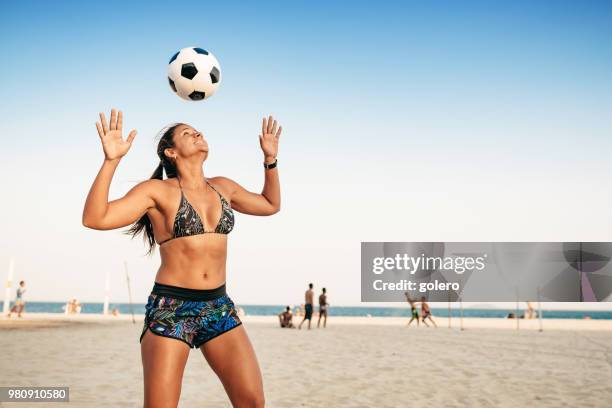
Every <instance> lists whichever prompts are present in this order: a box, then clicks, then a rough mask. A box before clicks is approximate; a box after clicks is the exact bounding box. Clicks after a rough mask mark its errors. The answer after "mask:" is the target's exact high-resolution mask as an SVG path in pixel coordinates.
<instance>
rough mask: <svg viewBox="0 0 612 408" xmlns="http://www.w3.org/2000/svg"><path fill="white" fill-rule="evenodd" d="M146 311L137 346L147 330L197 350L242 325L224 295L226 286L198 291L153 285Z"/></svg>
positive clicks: (230, 302)
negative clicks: (179, 341)
mask: <svg viewBox="0 0 612 408" xmlns="http://www.w3.org/2000/svg"><path fill="white" fill-rule="evenodd" d="M145 310H146V311H145V321H144V327H143V330H142V334H141V335H140V342H142V338H143V336H144V335H145V333H146V331H147V329H148V330H150V331H151V332H152V333H154V334H156V335H158V336H164V337H169V338H173V339H177V340H181V341H183V342H185V343H187V344H188V345H189V347H191V348H199V347H200V346H201V345H202V344H204V343H206V342H207V341H209V340H212V339H214V338H215V337H217V336H219V335H221V334H223V333H225V332H227V331H229V330H231V329H233V328H236V327H238V326H239V325H241V324H242V322H241V321H240V318H239V317H238V315H237V313H236V308H235V305H234V302H232V300H231V299H230V298H229V296H227V294H226V293H225V285H223V286H221V287H219V288H217V289H210V290H208V289H206V290H200V289H188V288H181V287H177V286H170V285H165V284H160V283H157V282H156V283H155V286H154V287H153V291H152V292H151V294H150V295H149V298H148V300H147V305H146V309H145Z"/></svg>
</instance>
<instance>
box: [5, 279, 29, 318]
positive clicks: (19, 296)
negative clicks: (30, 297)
mask: <svg viewBox="0 0 612 408" xmlns="http://www.w3.org/2000/svg"><path fill="white" fill-rule="evenodd" d="M25 291H26V288H25V281H21V282H19V287H18V288H17V293H16V295H15V304H13V307H12V308H11V310H10V311H9V313H8V317H11V314H12V313H15V312H17V317H21V313H22V312H23V308H24V307H25V302H24V301H23V294H24V293H25Z"/></svg>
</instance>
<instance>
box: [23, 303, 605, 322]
mask: <svg viewBox="0 0 612 408" xmlns="http://www.w3.org/2000/svg"><path fill="white" fill-rule="evenodd" d="M11 305H12V302H11ZM63 306H64V303H60V302H26V306H25V311H26V312H31V313H63V312H64V310H63ZM238 306H240V307H242V308H243V309H244V311H245V312H246V314H247V315H256V316H276V315H277V314H279V313H280V312H281V311H283V310H284V308H285V306H284V305H238ZM113 308H117V309H118V310H119V313H121V314H129V313H132V311H133V313H136V314H144V312H145V304H143V303H135V304H132V305H131V306H130V305H129V304H128V303H111V304H110V306H109V310H112V309H113ZM102 309H103V304H102V303H82V304H81V313H102ZM317 310H318V307H315V311H317ZM432 312H433V315H434V316H439V317H447V316H448V309H447V308H439V309H438V308H432ZM510 312H512V313H515V310H514V309H463V316H464V317H484V318H499V317H502V318H503V317H506V316H507V315H508V313H510ZM460 313H461V312H460V310H459V309H451V313H450V314H451V316H453V317H459V315H460ZM519 313H523V310H520V311H519ZM329 315H330V316H364V317H365V316H368V315H369V316H376V317H409V316H410V309H409V308H407V307H406V308H403V309H402V308H394V307H348V306H346V307H345V306H335V307H330V308H329ZM542 316H543V317H544V318H555V319H584V318H585V317H586V316H588V317H590V318H591V319H612V312H610V311H576V310H546V309H544V310H543V311H542Z"/></svg>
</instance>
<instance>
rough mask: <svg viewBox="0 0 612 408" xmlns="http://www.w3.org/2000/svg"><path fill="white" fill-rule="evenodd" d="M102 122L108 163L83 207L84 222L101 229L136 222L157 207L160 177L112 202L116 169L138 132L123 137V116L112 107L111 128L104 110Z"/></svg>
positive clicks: (99, 131)
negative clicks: (155, 189) (110, 193)
mask: <svg viewBox="0 0 612 408" xmlns="http://www.w3.org/2000/svg"><path fill="white" fill-rule="evenodd" d="M100 120H101V124H98V123H97V122H96V128H97V129H98V135H99V136H100V140H101V141H102V148H103V149H104V156H105V157H104V163H103V164H102V168H101V169H100V171H99V172H98V175H97V176H96V179H95V180H94V183H93V185H92V186H91V189H90V190H89V194H88V195H87V199H86V201H85V207H84V208H83V219H82V221H83V225H84V226H86V227H89V228H93V229H98V230H109V229H115V228H120V227H125V226H127V225H129V224H132V223H134V222H136V221H137V220H138V219H139V218H140V217H142V215H143V214H144V213H145V212H146V211H147V209H149V208H151V207H153V206H154V205H155V202H154V200H153V196H152V191H153V185H154V184H155V182H159V180H146V181H144V182H142V183H140V184H138V185H136V186H135V187H133V188H132V189H131V190H130V191H129V192H128V193H127V194H126V195H125V196H124V197H123V198H120V199H118V200H114V201H111V202H110V203H109V202H108V191H109V189H110V184H111V181H112V179H113V175H114V174H115V170H116V169H117V166H118V165H119V162H120V160H121V158H122V157H123V156H125V154H126V153H127V152H128V150H129V149H130V146H131V145H132V141H133V140H134V137H136V131H135V130H132V131H131V132H130V134H129V136H128V138H127V140H125V141H124V140H123V139H122V137H121V131H122V122H123V115H122V113H121V111H119V114H118V115H117V114H116V111H115V109H113V110H111V118H110V127H109V126H108V125H107V123H106V118H105V116H104V114H103V113H100Z"/></svg>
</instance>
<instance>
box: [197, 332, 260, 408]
mask: <svg viewBox="0 0 612 408" xmlns="http://www.w3.org/2000/svg"><path fill="white" fill-rule="evenodd" d="M200 350H202V354H203V355H204V357H205V358H206V360H207V361H208V364H210V367H211V368H212V369H213V371H214V372H215V373H216V374H217V376H218V377H219V379H220V380H221V383H222V384H223V387H225V390H226V391H227V394H228V396H229V398H230V400H231V402H232V405H234V406H235V407H243V406H249V407H251V406H255V407H260V406H263V405H264V393H263V382H262V378H261V371H260V369H259V364H258V362H257V357H256V356H255V351H254V350H253V346H252V345H251V342H250V340H249V337H248V336H247V334H246V331H245V329H244V327H243V326H242V325H240V326H238V327H236V328H234V329H232V330H230V331H228V332H226V333H223V334H222V335H220V336H218V337H215V338H214V339H212V340H210V341H208V342H206V343H204V344H203V345H202V346H201V347H200Z"/></svg>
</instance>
